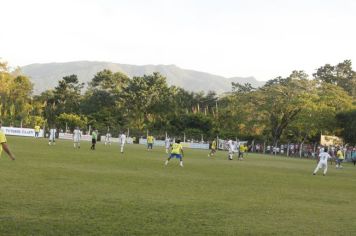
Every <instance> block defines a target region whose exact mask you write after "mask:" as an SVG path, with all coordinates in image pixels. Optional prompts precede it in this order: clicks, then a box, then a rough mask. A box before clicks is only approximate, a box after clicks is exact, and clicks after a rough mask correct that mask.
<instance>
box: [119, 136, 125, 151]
mask: <svg viewBox="0 0 356 236" xmlns="http://www.w3.org/2000/svg"><path fill="white" fill-rule="evenodd" d="M125 143H126V134H125V132H123V133H122V134H121V135H120V144H121V145H120V152H121V153H124V145H125Z"/></svg>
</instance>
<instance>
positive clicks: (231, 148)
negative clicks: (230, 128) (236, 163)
mask: <svg viewBox="0 0 356 236" xmlns="http://www.w3.org/2000/svg"><path fill="white" fill-rule="evenodd" d="M227 147H228V149H229V156H228V158H229V160H232V158H233V156H234V153H235V152H236V144H235V143H234V142H233V141H232V140H231V139H230V140H229V141H228V142H227Z"/></svg>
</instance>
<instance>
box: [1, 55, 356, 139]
mask: <svg viewBox="0 0 356 236" xmlns="http://www.w3.org/2000/svg"><path fill="white" fill-rule="evenodd" d="M0 85H1V86H0V117H1V119H2V120H3V121H4V123H5V124H12V125H14V126H20V125H22V126H25V127H33V126H34V125H41V126H46V127H52V126H54V127H57V128H64V127H66V126H67V127H68V128H69V129H71V130H73V129H74V128H75V127H76V126H79V127H81V128H82V129H87V128H88V126H89V125H90V126H91V127H95V128H96V129H98V130H99V131H100V132H102V133H105V132H106V131H107V129H108V127H109V128H110V129H111V130H112V132H114V133H115V132H119V131H122V130H126V129H127V128H129V129H130V132H132V133H135V132H136V133H137V134H138V133H141V134H144V133H145V132H146V131H147V130H149V131H150V133H152V134H154V135H163V134H165V132H167V133H169V134H170V135H174V136H180V137H182V135H183V133H184V134H185V135H186V136H187V137H190V138H194V139H200V137H201V135H203V136H204V137H205V138H209V139H212V138H213V137H216V136H219V137H222V138H235V137H237V138H239V139H244V140H245V139H248V140H264V141H266V140H267V141H268V142H270V143H272V144H274V145H276V144H278V143H280V142H287V141H291V142H299V143H303V142H317V141H318V140H319V139H320V134H321V133H323V134H333V135H339V136H342V137H343V138H344V139H345V141H346V142H350V143H356V135H355V131H356V119H355V118H356V109H355V98H356V72H355V71H354V70H353V69H352V63H351V61H350V60H345V61H343V62H341V63H339V64H337V65H334V66H333V65H329V64H326V65H324V66H321V67H320V68H318V69H317V70H316V72H315V73H314V74H313V75H312V76H311V77H309V75H307V74H306V73H305V72H304V71H292V72H291V74H290V75H289V76H287V77H277V78H274V79H271V80H269V81H267V82H266V84H265V85H264V86H262V87H259V88H253V87H252V86H251V84H248V83H247V84H238V83H232V87H231V92H229V93H224V94H220V95H218V94H216V93H215V92H214V91H209V92H208V93H204V92H191V91H188V90H185V89H184V88H180V87H177V86H169V85H168V84H167V80H166V78H165V77H164V76H162V75H161V74H159V73H153V74H150V75H144V76H137V77H133V78H129V77H128V76H126V75H125V74H123V73H121V72H112V71H110V70H103V71H100V72H98V73H97V74H96V75H94V76H93V78H92V80H91V81H90V82H89V83H88V84H87V85H85V84H83V83H80V82H79V79H78V77H77V76H76V75H68V76H65V77H63V78H62V79H61V80H59V82H58V85H57V86H56V87H55V88H53V89H49V90H46V91H44V92H42V93H41V94H40V95H33V84H32V83H31V81H30V79H29V78H28V77H27V76H25V75H23V74H22V73H21V71H20V70H19V69H16V70H10V69H9V68H8V66H7V63H6V62H1V63H0Z"/></svg>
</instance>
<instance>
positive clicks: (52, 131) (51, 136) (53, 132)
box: [49, 129, 57, 140]
mask: <svg viewBox="0 0 356 236" xmlns="http://www.w3.org/2000/svg"><path fill="white" fill-rule="evenodd" d="M56 132H57V130H56V129H50V130H49V139H50V140H54V139H55V138H56Z"/></svg>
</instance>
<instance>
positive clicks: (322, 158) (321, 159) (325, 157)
mask: <svg viewBox="0 0 356 236" xmlns="http://www.w3.org/2000/svg"><path fill="white" fill-rule="evenodd" d="M330 158H331V156H330V155H329V153H327V152H321V153H320V154H319V162H328V159H330Z"/></svg>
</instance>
